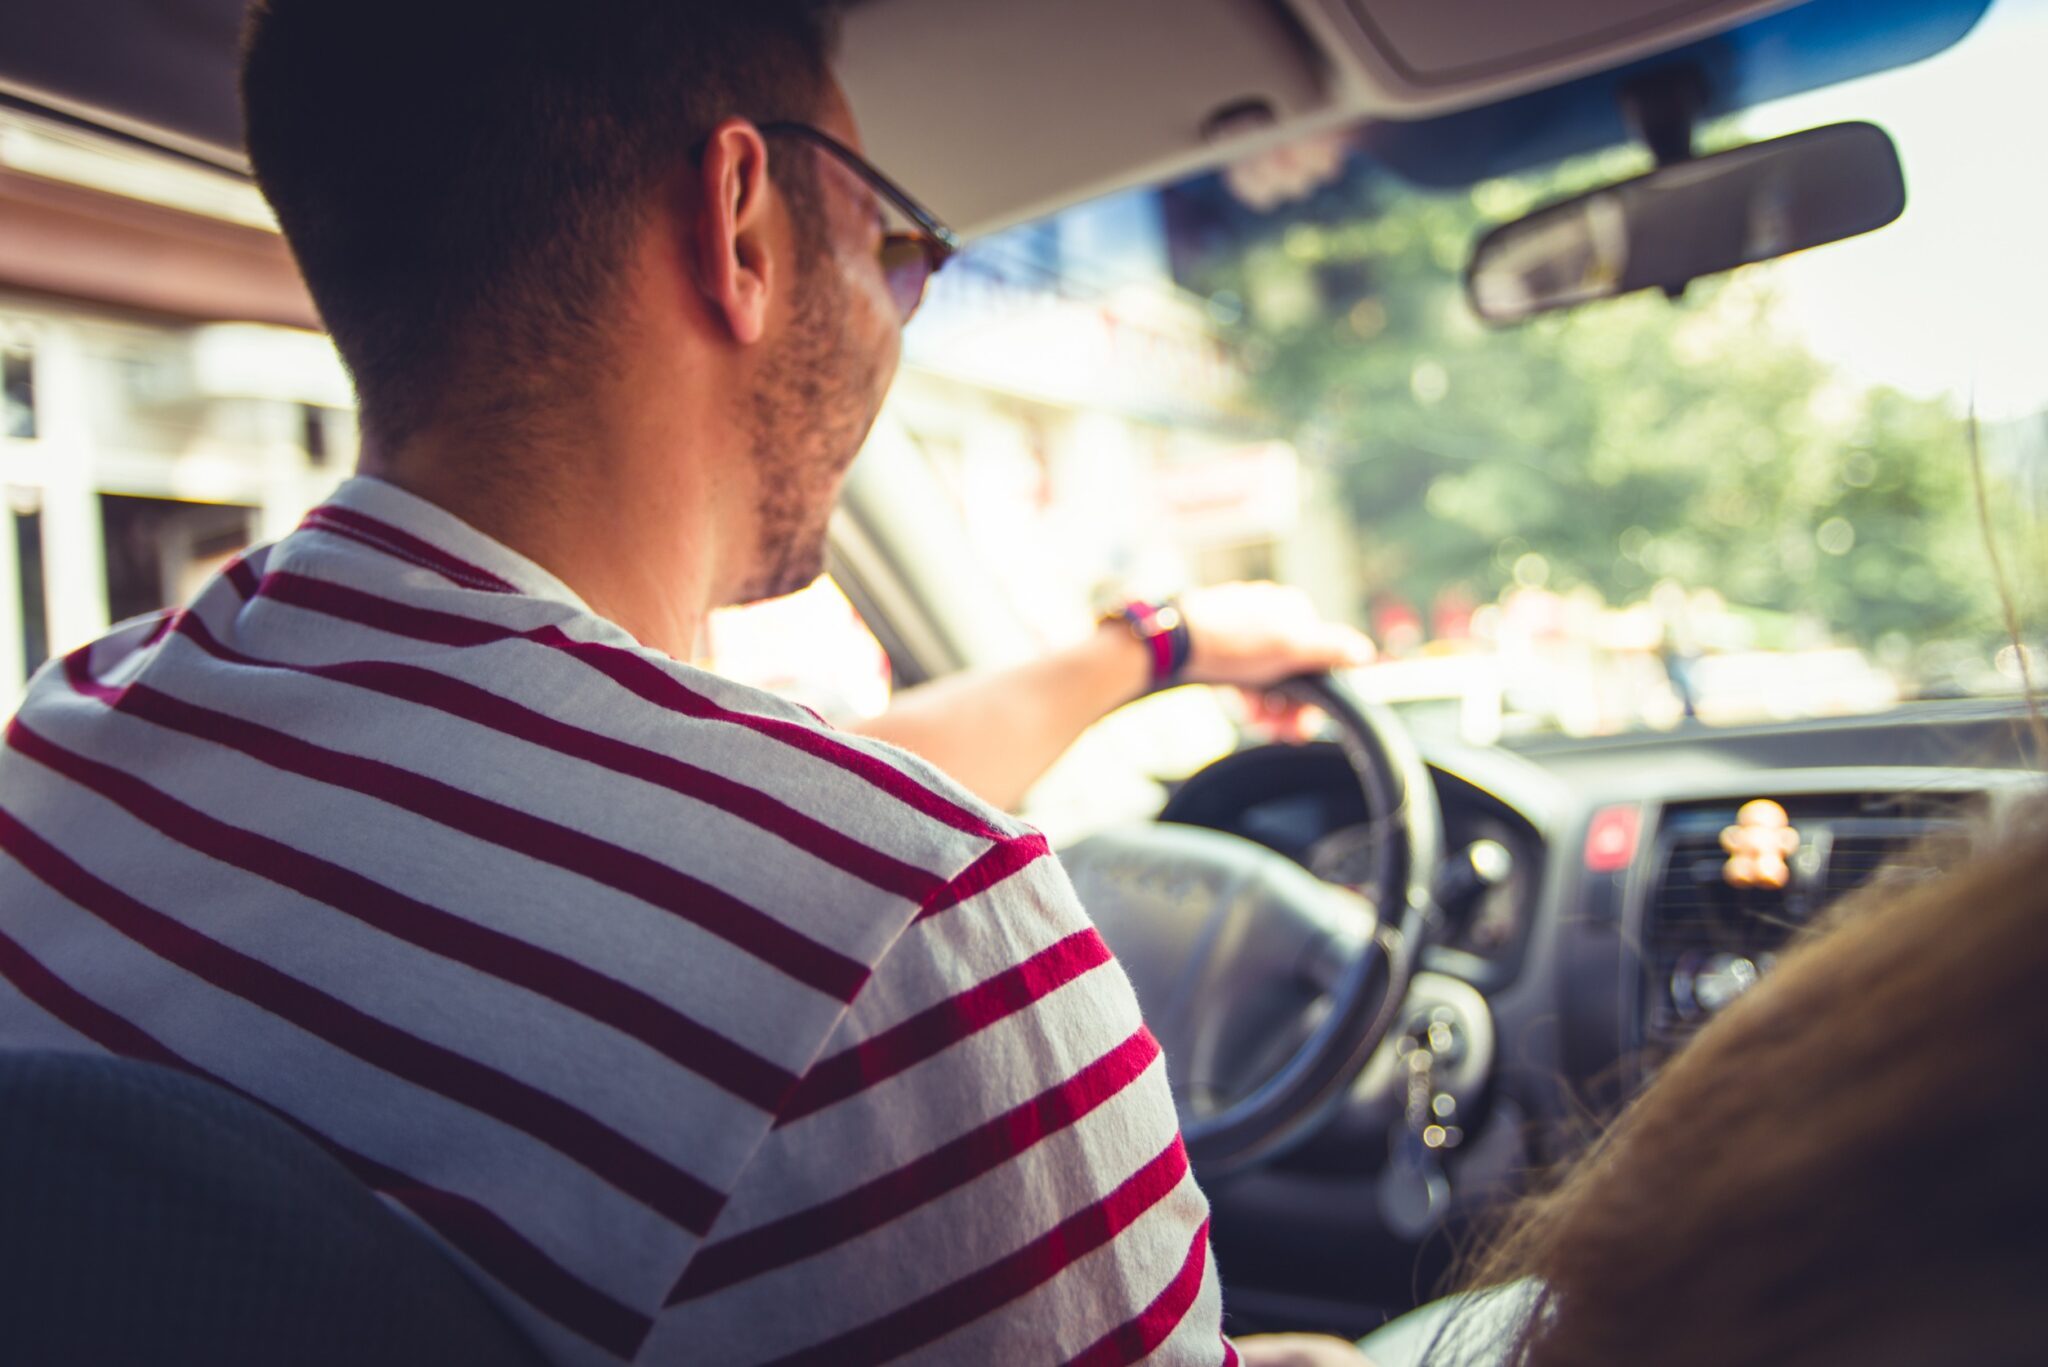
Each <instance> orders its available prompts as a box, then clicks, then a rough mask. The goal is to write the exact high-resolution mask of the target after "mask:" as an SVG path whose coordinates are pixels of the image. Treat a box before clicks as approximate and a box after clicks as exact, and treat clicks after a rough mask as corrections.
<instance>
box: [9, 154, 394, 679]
mask: <svg viewBox="0 0 2048 1367" xmlns="http://www.w3.org/2000/svg"><path fill="white" fill-rule="evenodd" d="M316 322H317V319H316V317H315V315H314V312H313V309H312V305H311V303H310V302H309V301H308V300H307V298H306V295H305V292H304V289H303V287H302V286H301V285H300V283H299V280H298V275H297V272H296V271H295V270H294V269H293V268H292V265H291V261H290V259H289V256H288V255H287V254H286V252H285V250H284V247H283V243H282V242H281V241H280V240H279V239H278V237H277V234H276V232H275V230H274V228H273V227H272V226H271V224H270V220H269V215H268V211H267V210H266V209H265V207H264V205H263V202H262V200H261V198H260V197H259V196H258V195H257V194H256V193H255V192H254V190H253V189H251V188H250V187H248V186H247V185H245V184H242V183H240V182H238V181H236V180H234V179H233V178H231V177H229V176H227V175H224V174H220V173H216V172H212V171H208V170H205V169H202V168H199V167H196V166H186V165H182V164H179V163H176V162H172V161H168V160H165V159H163V158H161V157H158V156H156V155H154V154H151V153H147V152H144V151H141V150H137V149H129V148H127V147H125V146H122V145H120V144H118V143H112V142H107V141H102V140H99V139H96V138H93V137H91V136H89V135H86V134H82V133H79V132H76V131H74V130H71V129H69V128H66V127H64V126H62V125H58V124H52V123H45V122H42V121H39V120H35V119H32V118H30V117H28V116H25V115H16V114H11V113H8V114H0V376H4V381H5V405H6V407H5V427H4V435H0V503H4V505H5V506H4V508H0V709H4V707H5V705H6V703H7V702H8V701H10V700H11V699H12V698H13V696H15V694H16V693H17V692H18V688H19V685H20V684H21V683H22V682H23V680H25V678H26V677H27V675H28V673H29V672H31V671H32V670H33V669H34V668H35V667H36V666H37V665H38V664H40V663H41V662H42V661H43V660H44V659H46V658H47V657H49V656H50V655H51V654H53V653H61V652H63V651H65V650H68V649H71V648H72V647H75V646H76V645H78V644H80V643H82V642H84V641H87V640H90V639H91V638H92V637H94V636H96V635H98V634H99V633H100V632H102V631H103V630H105V628H106V627H107V626H108V625H109V624H110V623H112V622H115V621H119V620H121V619H123V618H125V617H129V616H132V615H135V614H137V613H141V612H146V611H149V610H151V609H154V608H157V607H159V606H162V605H163V604H166V603H171V602H176V601H180V600H182V599H183V598H184V597H185V596H187V595H188V594H189V593H190V592H191V591H192V590H193V589H194V588H195V587H196V586H197V584H198V583H200V582H202V581H203V580H204V578H205V577H206V576H207V575H208V574H209V573H211V572H212V570H213V569H215V568H217V567H218V566H219V565H220V564H221V563H222V562H223V561H224V560H225V559H226V557H228V556H229V555H232V554H233V553H234V552H236V551H238V550H240V549H241V548H243V547H244V546H246V545H248V544H249V543H250V542H251V541H253V540H256V539H260V538H267V537H273V536H276V535H279V534H281V533H282V532H283V531H285V530H287V529H288V528H289V527H290V526H291V525H292V524H293V523H294V522H295V521H296V520H297V518H298V517H299V516H300V514H301V513H302V512H303V511H304V510H305V509H306V507H308V506H309V505H310V503H311V502H312V501H313V500H315V499H317V497H318V495H319V493H320V492H322V491H323V490H324V489H325V487H326V486H327V485H329V484H330V483H331V482H332V481H333V480H334V478H335V477H336V475H337V474H338V473H339V472H340V471H341V470H342V469H345V468H346V466H347V465H348V464H349V463H350V462H351V461H352V460H353V458H354V442H355V436H354V425H353V421H352V418H351V416H350V413H349V402H350V399H349V389H348V384H347V381H346V377H345V376H344V374H343V373H342V370H341V367H340V365H339V363H338V362H337V361H336V359H335V357H334V353H333V351H332V349H331V348H330V347H328V345H327V344H326V342H325V341H324V340H323V339H322V338H321V337H320V336H318V335H317V334H316V333H315V332H313V331H312V330H311V329H312V327H313V326H314V325H315V324H316Z"/></svg>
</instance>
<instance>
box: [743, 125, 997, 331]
mask: <svg viewBox="0 0 2048 1367" xmlns="http://www.w3.org/2000/svg"><path fill="white" fill-rule="evenodd" d="M761 132H762V133H763V134H764V135H768V134H774V135H778V136H784V137H792V138H799V139H801V140H802V141H804V142H807V143H809V144H810V145H811V146H813V147H815V148H817V149H818V150H819V151H821V152H823V153H825V154H826V155H827V156H829V157H831V158H832V159H833V160H835V161H837V162H838V163H839V164H840V165H841V166H844V167H845V168H846V169H847V170H849V171H851V172H853V174H854V175H856V176H858V177H859V178H860V180H861V182H862V183H863V184H865V185H866V186H867V187H868V188H869V189H871V190H873V191H874V192H875V194H876V195H878V196H879V197H880V198H881V200H882V203H883V204H884V205H885V206H886V207H887V208H890V209H893V210H895V211H896V213H897V214H899V215H900V216H901V217H902V218H904V219H906V220H907V221H908V226H906V227H902V228H897V229H893V230H885V231H884V232H883V234H882V246H881V249H880V252H879V256H880V258H881V263H882V278H883V279H884V280H885V281H887V282H888V285H889V295H890V297H891V298H892V299H894V300H895V301H896V307H897V309H898V310H899V311H900V312H901V313H902V315H903V321H905V322H906V323H907V322H909V321H910V315H911V314H913V313H916V312H917V306H918V305H919V304H921V303H923V302H924V291H925V286H926V285H928V284H930V283H931V278H932V277H933V276H934V275H937V274H938V272H939V267H941V266H943V265H945V264H946V262H948V261H950V260H951V259H952V258H953V255H954V253H956V252H958V251H959V250H960V239H959V238H958V237H956V236H955V235H954V233H953V230H952V229H951V228H948V227H947V226H946V225H945V224H943V223H941V222H939V220H938V219H937V217H935V216H934V215H933V214H932V211H931V210H929V209H927V208H925V207H924V206H923V205H922V204H919V203H918V202H917V201H916V200H914V199H912V198H911V197H910V196H909V195H908V194H906V193H905V192H904V191H903V190H902V188H901V187H899V186H898V185H897V184H896V183H895V182H894V181H892V180H890V179H889V178H888V177H887V176H885V175H883V174H882V173H881V172H880V171H877V170H876V169H875V168H874V167H873V166H871V165H870V164H869V163H868V161H867V159H866V158H864V157H863V156H861V154H860V153H858V152H856V151H854V150H853V149H852V148H851V147H848V146H847V145H846V144H845V143H843V142H841V141H839V139H837V138H835V137H833V136H832V135H831V134H830V133H827V132H824V131H823V130H822V129H817V128H813V127H811V126H810V125H809V124H807V123H764V124H762V125H761Z"/></svg>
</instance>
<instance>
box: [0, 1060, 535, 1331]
mask: <svg viewBox="0 0 2048 1367" xmlns="http://www.w3.org/2000/svg"><path fill="white" fill-rule="evenodd" d="M0 1356H4V1357H5V1359H6V1360H7V1361H9V1362H19V1363H36V1364H39V1365H47V1367H68V1365H70V1364H91V1365H92V1367H102V1364H104V1365H105V1367H120V1365H121V1364H128V1363H134V1364H150V1365H151V1367H155V1365H156V1364H179V1363H205V1364H209V1365H213V1364H218V1365H219V1367H237V1365H238V1364H252V1367H253V1364H265V1365H266V1367H268V1365H269V1364H278V1363H292V1364H297V1365H302V1367H328V1365H329V1364H332V1367H361V1365H362V1364H365V1363H377V1364H379V1365H380V1367H415V1365H417V1367H429V1364H431V1365H432V1367H466V1365H467V1364H476V1365H477V1367H483V1364H492V1367H500V1365H502V1364H538V1363H539V1362H540V1361H541V1359H540V1358H539V1356H538V1355H537V1354H536V1352H535V1351H534V1349H533V1348H532V1347H531V1346H530V1345H528V1344H527V1343H526V1342H525V1341H524V1340H523V1339H522V1338H521V1337H520V1335H519V1334H518V1333H517V1332H516V1331H515V1330H514V1329H513V1328H512V1327H511V1326H510V1325H509V1324H508V1323H507V1322H506V1320H505V1319H504V1317H503V1316H502V1315H501V1314H500V1313H499V1312H498V1310H497V1309H496V1307H494V1306H493V1305H492V1304H491V1302H490V1301H489V1300H488V1299H487V1298H486V1297H485V1296H484V1294H483V1293H482V1291H481V1290H479V1289H478V1288H477V1286H476V1285H474V1284H473V1283H472V1282H471V1281H470V1280H469V1279H468V1278H467V1277H466V1276H465V1275H464V1274H463V1273H462V1271H461V1270H460V1269H458V1268H457V1267H456V1265H455V1264H454V1263H453V1262H452V1261H451V1260H450V1259H449V1258H448V1257H447V1255H445V1254H444V1253H443V1252H442V1251H441V1250H440V1249H439V1248H437V1247H436V1246H435V1245H434V1244H433V1243H432V1242H431V1241H429V1240H428V1239H427V1238H426V1237H425V1236H424V1235H422V1234H420V1233H419V1232H418V1231H416V1230H415V1229H413V1228H412V1227H411V1226H410V1225H408V1224H407V1223H406V1222H405V1221H404V1220H403V1219H401V1218H400V1217H399V1216H398V1215H397V1214H395V1213H394V1212H393V1211H391V1210H390V1209H388V1208H387V1207H385V1205H384V1204H383V1203H382V1202H381V1201H379V1200H378V1199H377V1198H376V1197H375V1196H373V1195H372V1194H371V1193H370V1192H369V1190H368V1189H367V1188H365V1187H364V1186H363V1185H362V1184H361V1183H360V1182H358V1181H357V1180H356V1179H355V1178H354V1177H353V1176H352V1175H351V1174H350V1173H349V1172H348V1171H347V1170H346V1169H345V1168H343V1167H342V1166H341V1165H340V1164H339V1163H337V1162H336V1161H335V1160H334V1159H333V1158H331V1157H329V1156H328V1155H327V1154H326V1153H325V1152H324V1151H322V1150H321V1149H320V1148H318V1147H317V1146H316V1145H315V1144H314V1143H312V1141H310V1140H308V1139H307V1138H305V1137H304V1136H302V1135H301V1134H299V1133H298V1132H297V1131H296V1130H294V1129H292V1128H291V1127H290V1126H289V1125H287V1124H285V1123H284V1122H283V1121H281V1120H279V1119H277V1118H276V1117H274V1116H272V1115H270V1114H269V1113H268V1112H266V1111H264V1110H262V1109H261V1108H259V1107H257V1106H255V1105H253V1104H251V1103H250V1102H247V1101H244V1100H242V1099H240V1098H238V1097H235V1096H232V1095H230V1094H228V1093H227V1092H226V1091H224V1090H222V1089H221V1088H219V1087H215V1086H213V1085H210V1084H208V1083H205V1082H202V1081H199V1080H197V1079H194V1078H191V1077H187V1076H185V1075H183V1074H180V1073H175V1072H172V1071H169V1070H168V1069H164V1068H159V1067H155V1066H153V1065H149V1064H143V1063H136V1062H133V1061H130V1060H125V1059H118V1058H111V1057H105V1056H100V1055H91V1054H63V1053H40V1052H35V1053H31V1052H14V1053H0Z"/></svg>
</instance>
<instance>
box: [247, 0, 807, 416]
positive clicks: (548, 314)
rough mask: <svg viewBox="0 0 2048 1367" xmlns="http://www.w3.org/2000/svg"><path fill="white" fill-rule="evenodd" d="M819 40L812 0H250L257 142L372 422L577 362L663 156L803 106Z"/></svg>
mask: <svg viewBox="0 0 2048 1367" xmlns="http://www.w3.org/2000/svg"><path fill="white" fill-rule="evenodd" d="M831 42H832V33H831V19H830V13H829V11H828V9H827V8H826V7H825V6H823V5H821V4H819V3H816V2H815V0H256V3H255V4H254V5H253V6H252V7H251V10H250V16H249V27H248V34H247V42H246V48H245V52H244V61H243V68H242V99H243V112H244V119H245V122H246V128H247V138H248V147H249V155H250V159H251V161H252V163H253V164H254V166H255V170H256V175H257V179H258V180H259V182H260V183H261V184H262V187H263V190H264V193H265V194H266V195H268V196H269V198H270V202H271V205H272V206H273V208H275V210H276V211H277V216H278V219H279V221H280V222H281V223H282V225H283V227H284V231H285V235H286V237H287V238H288V239H289V240H290V242H291V245H292V249H293V251H294V252H295V253H296V255H297V257H298V260H299V267H300V269H301V271H302V272H303V273H304V275H305V277H306V283H307V286H308V287H309V288H310V289H311V291H312V294H313V298H314V301H315V302H316V303H317V304H318V305H319V307H320V312H321V315H322V317H323V318H324V319H325V320H326V323H327V326H328V330H329V331H330V332H331V333H332V335H333V337H334V340H335V343H336V345H337V346H338V347H339V348H340V350H341V353H342V356H343V358H344V359H345V360H346V361H347V362H348V365H349V368H350V370H351V371H352V372H353V373H354V376H355V381H356V390H357V395H358V398H359V399H360V401H361V402H362V405H363V409H364V420H365V424H366V427H368V428H369V429H370V430H371V431H372V432H374V433H376V434H378V435H380V436H382V437H384V438H385V439H387V440H394V439H397V438H399V437H402V436H403V435H405V434H407V433H409V432H411V431H414V430H416V429H417V428H418V427H419V426H421V425H422V424H424V423H425V422H426V421H428V420H429V419H430V418H431V417H433V416H435V415H436V414H437V413H439V412H442V411H443V410H444V408H445V406H446V403H447V400H448V399H449V398H450V396H451V394H452V392H453V391H455V390H456V389H457V388H462V389H464V390H465V391H466V392H468V393H469V394H471V395H472V396H473V398H472V400H471V401H472V402H475V403H477V404H480V405H481V406H482V408H483V410H484V411H494V412H502V411H504V410H505V408H506V407H507V405H508V403H516V400H515V399H512V398H511V397H510V396H516V395H519V394H522V393H523V394H529V395H539V394H544V393H545V392H546V391H547V388H548V386H549V382H550V381H562V380H569V381H571V382H573V381H574V379H575V377H576V376H578V375H579V374H580V373H582V371H581V368H582V367H584V366H585V364H586V363H587V362H588V361H589V360H590V359H591V358H592V354H593V351H594V347H593V342H594V340H595V339H596V338H597V337H598V336H599V335H600V334H601V332H602V331H603V328H604V322H605V316H606V314H607V312H608V310H609V309H610V308H611V307H612V306H613V304H614V301H615V297H616V291H617V286H618V283H619V279H620V276H621V272H622V269H623V267H624V265H625V260H626V252H627V249H628V247H629V245H630V243H631V242H632V240H633V235H634V230H635V229H636V227H638V226H639V225H641V224H643V223H644V222H645V214H646V211H647V209H648V208H649V206H650V205H651V204H652V202H653V196H654V195H655V193H656V192H657V190H658V189H659V187H660V185H661V183H662V182H663V180H664V178H666V177H667V176H668V175H670V174H671V173H672V172H674V171H675V170H677V169H678V168H679V167H682V166H685V165H687V164H688V162H689V159H690V158H691V157H692V156H693V155H694V153H695V152H696V150H697V149H698V147H699V145H700V144H701V143H702V142H703V140H704V139H705V138H706V137H707V136H708V135H709V133H710V131H711V130H712V128H714V127H715V126H716V125H717V124H718V123H719V121H721V120H723V119H726V118H729V117H733V116H735V115H737V116H742V117H746V118H751V119H754V120H756V121H759V122H768V121H771V120H776V119H811V118H814V117H816V115H817V113H818V111H819V106H820V104H821V101H822V99H823V96H824V92H825V88H826V84H827V82H828V81H829V79H830V78H829V74H828V69H827V62H828V58H829V55H830V47H831ZM796 165H797V166H798V167H800V168H802V169H801V170H800V171H799V177H800V176H801V175H804V174H808V173H809V167H808V166H807V164H805V163H803V162H801V161H799V162H797V163H796ZM777 174H778V183H779V184H781V185H782V187H783V188H784V190H785V192H786V193H790V194H791V195H792V196H793V198H795V199H797V200H798V201H799V202H801V201H803V200H804V199H805V198H806V197H807V195H806V191H807V190H808V191H811V192H814V191H815V186H814V185H813V186H809V187H805V186H799V185H794V184H792V180H793V179H794V178H793V177H791V176H789V175H786V174H784V172H783V169H782V165H781V164H778V167H777ZM508 370H509V371H510V373H506V372H507V371H508ZM485 371H495V372H498V373H496V374H494V375H488V376H487V375H486V374H485V373H484V372H485ZM493 382H496V383H498V384H500V385H501V386H502V387H501V388H499V389H498V391H497V392H496V393H489V392H487V391H488V390H489V389H490V387H491V384H492V383H493ZM480 385H481V386H482V390H483V391H485V392H479V386H480Z"/></svg>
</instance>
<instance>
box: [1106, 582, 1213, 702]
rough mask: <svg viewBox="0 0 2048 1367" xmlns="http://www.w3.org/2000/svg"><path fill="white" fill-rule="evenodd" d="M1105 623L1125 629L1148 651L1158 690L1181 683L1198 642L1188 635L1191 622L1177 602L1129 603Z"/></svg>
mask: <svg viewBox="0 0 2048 1367" xmlns="http://www.w3.org/2000/svg"><path fill="white" fill-rule="evenodd" d="M1102 621H1103V623H1104V624H1105V625H1107V624H1109V623H1112V622H1113V623H1117V624H1119V625H1121V626H1123V627H1124V628H1125V629H1126V630H1128V631H1129V632H1130V633H1131V635H1132V636H1134V637H1136V638H1137V641H1138V644H1140V645H1142V646H1144V647H1145V650H1146V653H1147V654H1148V656H1149V657H1150V659H1151V661H1152V687H1153V688H1154V689H1155V690H1157V689H1161V688H1171V687H1172V686H1173V685H1174V684H1176V683H1179V682H1180V676H1181V672H1182V671H1183V670H1185V669H1186V668H1187V667H1188V657H1189V656H1191V655H1193V654H1194V650H1195V642H1194V637H1193V636H1192V635H1190V634H1189V632H1188V623H1187V618H1185V617H1183V616H1182V615H1181V610H1180V605H1179V604H1178V603H1176V602H1175V601H1174V600H1173V599H1171V598H1167V599H1163V600H1161V601H1159V602H1156V603H1148V602H1144V601H1142V600H1139V601H1133V602H1129V603H1126V604H1124V605H1123V606H1122V607H1120V608H1117V609H1116V610H1115V611H1113V612H1109V613H1105V614H1104V615H1103V618H1102Z"/></svg>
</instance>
